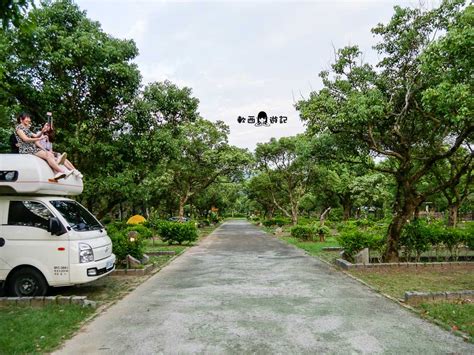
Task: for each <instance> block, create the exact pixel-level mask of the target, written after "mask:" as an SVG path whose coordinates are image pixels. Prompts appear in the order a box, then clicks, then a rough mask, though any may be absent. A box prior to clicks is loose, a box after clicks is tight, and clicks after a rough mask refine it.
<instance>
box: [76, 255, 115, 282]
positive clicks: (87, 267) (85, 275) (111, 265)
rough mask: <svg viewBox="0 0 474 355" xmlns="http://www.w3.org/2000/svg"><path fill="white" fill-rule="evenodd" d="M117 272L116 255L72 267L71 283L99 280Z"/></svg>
mask: <svg viewBox="0 0 474 355" xmlns="http://www.w3.org/2000/svg"><path fill="white" fill-rule="evenodd" d="M114 270H115V255H114V254H112V255H110V256H109V257H108V258H106V259H102V260H99V261H94V262H90V263H84V264H74V265H71V283H74V284H79V283H86V282H91V281H94V280H97V279H98V278H100V277H102V276H104V275H107V274H109V273H111V272H112V271H114Z"/></svg>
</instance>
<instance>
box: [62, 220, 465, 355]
mask: <svg viewBox="0 0 474 355" xmlns="http://www.w3.org/2000/svg"><path fill="white" fill-rule="evenodd" d="M59 353H64V354H95V353H100V354H158V353H164V354H177V353H179V354H188V353H207V354H228V353H231V354H248V353H258V354H267V353H268V354H270V353H272V354H273V353H282V354H305V353H311V354H321V353H324V354H325V353H330V354H334V353H337V354H351V353H353V354H354V353H390V354H410V353H411V354H447V353H449V354H473V353H474V346H473V345H472V344H467V343H464V342H463V341H462V339H460V338H458V337H455V336H453V335H451V334H449V333H448V332H446V331H444V330H441V329H440V328H438V327H436V326H434V325H432V324H430V323H427V322H425V321H423V320H421V319H420V318H418V317H417V316H415V315H413V314H412V313H410V312H409V311H407V310H405V309H403V308H401V307H400V306H398V305H397V304H395V303H393V302H391V301H389V300H387V299H385V298H384V297H382V296H380V295H379V294H377V293H375V292H372V291H371V290H369V289H368V288H366V287H364V286H362V285H361V284H359V283H357V282H356V281H354V280H352V279H350V278H348V277H347V276H345V275H343V274H341V273H339V272H337V271H334V270H332V269H331V268H330V267H328V266H327V265H325V264H323V263H321V262H319V261H318V260H316V259H314V258H312V257H309V256H307V255H305V254H304V253H303V252H302V251H300V250H296V249H295V248H293V247H291V246H288V245H285V244H284V243H282V242H280V241H278V240H276V239H275V238H273V237H271V236H269V235H268V234H265V233H263V232H261V231H259V230H258V229H257V228H255V227H253V226H252V225H250V224H249V223H247V222H245V221H231V222H226V223H224V224H223V225H222V226H221V227H220V228H219V229H217V230H216V231H215V232H214V233H212V234H211V235H210V236H209V237H208V238H207V239H205V240H204V241H203V242H202V243H201V244H200V245H199V246H196V247H193V248H191V249H190V250H188V251H187V252H186V253H185V254H184V255H182V256H181V257H179V258H178V259H176V260H175V261H174V262H172V263H171V264H170V265H169V266H167V267H166V268H164V269H163V270H162V271H160V272H159V273H158V274H156V275H155V276H153V277H152V278H150V279H149V280H148V281H147V282H145V283H144V284H142V285H141V286H140V287H138V288H137V289H136V290H135V291H133V292H132V293H131V294H130V295H128V296H127V297H125V298H124V299H123V300H122V301H120V302H118V303H117V304H116V305H114V306H112V307H110V308H109V309H108V310H107V311H106V312H105V313H104V314H102V315H100V316H99V317H97V318H96V319H95V320H94V321H93V322H91V323H90V324H89V325H87V326H86V327H85V329H84V330H83V331H82V332H81V333H80V334H78V335H77V336H75V337H74V338H73V339H71V340H69V341H68V342H67V343H66V345H65V347H63V348H62V349H61V350H60V351H59Z"/></svg>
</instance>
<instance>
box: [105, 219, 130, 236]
mask: <svg viewBox="0 0 474 355" xmlns="http://www.w3.org/2000/svg"><path fill="white" fill-rule="evenodd" d="M127 227H128V226H127V224H126V223H125V222H122V221H115V222H112V223H109V224H107V225H106V226H105V229H106V230H107V233H108V234H110V233H116V232H121V231H123V230H124V229H125V228H127Z"/></svg>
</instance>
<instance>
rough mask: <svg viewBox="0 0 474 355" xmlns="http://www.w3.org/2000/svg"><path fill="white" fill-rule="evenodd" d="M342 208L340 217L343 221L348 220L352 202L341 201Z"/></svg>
mask: <svg viewBox="0 0 474 355" xmlns="http://www.w3.org/2000/svg"><path fill="white" fill-rule="evenodd" d="M342 209H343V211H344V214H343V216H342V219H343V220H344V221H347V220H349V218H350V217H351V210H352V204H351V203H350V202H343V203H342Z"/></svg>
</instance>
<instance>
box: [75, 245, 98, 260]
mask: <svg viewBox="0 0 474 355" xmlns="http://www.w3.org/2000/svg"><path fill="white" fill-rule="evenodd" d="M91 261H94V253H93V252H92V248H91V246H90V245H89V244H85V243H79V262H80V263H81V264H82V263H89V262H91Z"/></svg>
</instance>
